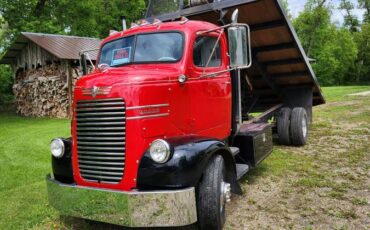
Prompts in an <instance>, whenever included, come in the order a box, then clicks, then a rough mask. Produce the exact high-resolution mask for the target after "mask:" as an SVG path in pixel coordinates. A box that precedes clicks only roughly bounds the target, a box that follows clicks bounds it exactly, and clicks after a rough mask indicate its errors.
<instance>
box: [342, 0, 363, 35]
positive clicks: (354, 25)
mask: <svg viewBox="0 0 370 230" xmlns="http://www.w3.org/2000/svg"><path fill="white" fill-rule="evenodd" d="M339 9H341V10H344V11H345V12H346V14H345V15H344V26H345V27H347V28H349V29H350V30H351V31H352V32H356V31H357V30H358V27H359V25H360V23H359V21H358V19H357V17H356V16H355V15H354V14H353V13H352V11H353V10H354V9H355V6H354V4H353V3H352V2H351V1H349V0H342V1H341V2H340V6H339Z"/></svg>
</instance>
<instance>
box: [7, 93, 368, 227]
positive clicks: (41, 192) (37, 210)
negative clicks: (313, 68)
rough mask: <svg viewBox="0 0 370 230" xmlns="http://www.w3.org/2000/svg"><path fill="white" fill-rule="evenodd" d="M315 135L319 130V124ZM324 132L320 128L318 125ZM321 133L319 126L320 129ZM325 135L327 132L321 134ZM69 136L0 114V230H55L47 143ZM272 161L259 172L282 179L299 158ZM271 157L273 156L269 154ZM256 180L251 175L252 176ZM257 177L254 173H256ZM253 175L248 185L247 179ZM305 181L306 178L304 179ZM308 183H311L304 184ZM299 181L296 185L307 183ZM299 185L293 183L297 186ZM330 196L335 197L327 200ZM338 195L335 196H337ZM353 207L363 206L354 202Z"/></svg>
mask: <svg viewBox="0 0 370 230" xmlns="http://www.w3.org/2000/svg"><path fill="white" fill-rule="evenodd" d="M369 90H370V87H363V86H354V87H331V88H324V89H323V91H324V93H325V95H326V99H327V102H329V103H331V102H337V101H343V102H345V101H346V100H349V98H350V97H348V96H346V95H347V94H350V93H356V92H360V91H369ZM345 106H346V107H344V108H341V107H340V106H339V107H330V108H328V107H323V108H319V109H317V110H316V111H315V112H318V114H319V116H322V117H324V116H327V115H328V116H329V115H330V114H331V113H332V112H335V114H334V115H333V116H331V115H330V117H331V118H333V119H335V117H336V116H339V115H340V113H341V112H342V110H341V109H345V110H348V109H349V110H351V109H353V108H351V105H345ZM367 115H369V114H365V115H364V116H361V117H359V118H357V119H355V120H354V122H366V121H367V119H368V117H369V116H367ZM318 122H319V123H318V125H317V126H316V127H314V129H316V132H318V131H317V130H319V129H320V125H323V124H322V122H323V120H322V119H319V121H318ZM323 126H324V125H323ZM324 128H325V126H324ZM325 132H330V130H325ZM69 135H70V121H69V120H61V119H36V118H23V117H18V116H15V115H13V114H11V113H0V165H1V166H0V176H1V177H0V178H1V182H0V200H1V202H0V229H29V228H33V229H41V228H42V229H47V228H50V227H52V228H59V227H60V223H59V215H58V213H57V212H56V211H55V210H53V209H52V208H51V207H50V206H49V205H48V202H47V196H46V186H45V182H44V178H45V175H46V174H47V173H49V172H50V170H51V167H50V152H49V143H50V140H51V139H52V138H54V137H59V136H64V137H67V136H69ZM274 153H276V156H272V157H270V158H268V159H267V160H266V163H264V164H262V165H261V169H263V168H266V167H269V168H270V170H271V171H270V173H276V174H277V175H280V176H282V175H283V173H282V172H283V169H284V167H286V166H287V165H288V166H289V165H294V164H295V162H299V161H301V160H302V159H303V158H302V157H304V156H299V155H295V156H292V155H291V154H289V153H287V152H286V151H285V150H284V149H283V150H282V149H277V150H275V152H274ZM274 153H273V154H274ZM290 156H291V157H292V158H291V159H288V160H287V164H281V160H282V158H285V159H286V158H287V157H288V158H289V157H290ZM255 174H256V173H255ZM257 174H258V173H257ZM253 178H254V177H253V174H252V175H251V176H250V177H249V179H251V180H252V179H253ZM307 178H308V179H309V178H310V177H307ZM308 182H311V181H308ZM308 182H307V181H301V182H300V183H308ZM297 183H299V182H297ZM332 195H333V196H336V195H338V194H334V193H333V194H332ZM339 195H340V194H339ZM356 202H357V203H361V202H364V201H362V200H361V199H360V198H359V199H358V200H356Z"/></svg>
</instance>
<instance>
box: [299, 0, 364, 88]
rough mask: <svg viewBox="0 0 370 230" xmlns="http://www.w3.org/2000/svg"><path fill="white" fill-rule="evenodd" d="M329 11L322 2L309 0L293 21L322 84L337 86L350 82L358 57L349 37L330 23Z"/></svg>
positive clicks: (347, 33) (346, 31) (348, 33)
mask: <svg viewBox="0 0 370 230" xmlns="http://www.w3.org/2000/svg"><path fill="white" fill-rule="evenodd" d="M330 19H331V9H330V7H329V6H328V5H326V4H325V1H318V0H309V1H308V2H307V4H306V5H305V8H304V11H303V12H302V13H301V14H300V15H299V16H298V17H297V18H296V19H295V20H294V21H293V24H294V26H295V28H296V31H297V34H298V36H299V37H300V40H301V42H302V45H303V48H304V49H305V51H306V52H307V54H308V55H309V57H310V58H313V59H315V60H316V62H315V63H314V64H312V66H313V69H314V70H315V73H316V75H317V77H318V79H319V81H320V83H321V84H323V85H339V84H345V83H348V81H353V79H348V78H347V77H348V76H349V70H350V68H351V67H353V66H354V64H355V60H356V58H357V53H358V50H357V46H356V43H355V41H354V39H353V36H352V34H351V33H350V32H349V31H348V30H345V29H340V28H337V27H336V26H335V25H334V24H333V23H332V22H331V20H330Z"/></svg>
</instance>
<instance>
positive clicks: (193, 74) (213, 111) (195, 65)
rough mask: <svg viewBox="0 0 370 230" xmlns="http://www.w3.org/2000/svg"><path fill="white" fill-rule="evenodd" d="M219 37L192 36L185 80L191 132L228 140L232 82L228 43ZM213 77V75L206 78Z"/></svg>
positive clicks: (214, 34) (213, 35)
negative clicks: (188, 90) (187, 85)
mask: <svg viewBox="0 0 370 230" xmlns="http://www.w3.org/2000/svg"><path fill="white" fill-rule="evenodd" d="M218 36H219V33H207V34H203V35H197V34H194V36H193V38H192V43H191V44H192V45H193V47H192V52H191V58H192V61H191V62H190V63H191V64H190V65H189V71H188V75H189V76H188V77H189V81H188V82H187V84H189V86H190V87H189V89H190V92H189V93H190V94H189V95H190V101H191V103H190V107H191V109H190V113H191V128H192V131H193V132H194V133H195V134H197V135H200V136H205V137H213V138H218V139H224V138H227V137H228V136H229V135H230V129H231V125H230V124H231V79H230V72H228V71H225V70H227V66H228V64H229V63H228V58H227V43H226V37H225V35H222V36H221V38H220V39H219V42H217V40H218ZM210 73H216V74H215V75H209V74H210Z"/></svg>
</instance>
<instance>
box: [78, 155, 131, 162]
mask: <svg viewBox="0 0 370 230" xmlns="http://www.w3.org/2000/svg"><path fill="white" fill-rule="evenodd" d="M78 159H86V160H122V161H123V160H125V158H124V157H121V156H118V157H106V156H102V157H96V156H86V155H79V156H78Z"/></svg>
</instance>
